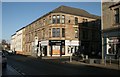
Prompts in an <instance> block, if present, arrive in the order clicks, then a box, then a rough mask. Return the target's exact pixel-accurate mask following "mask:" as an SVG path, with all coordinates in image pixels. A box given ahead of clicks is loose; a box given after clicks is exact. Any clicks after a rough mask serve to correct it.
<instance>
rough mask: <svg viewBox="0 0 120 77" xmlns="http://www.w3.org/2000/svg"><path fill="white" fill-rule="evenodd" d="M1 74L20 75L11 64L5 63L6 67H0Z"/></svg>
mask: <svg viewBox="0 0 120 77" xmlns="http://www.w3.org/2000/svg"><path fill="white" fill-rule="evenodd" d="M2 75H3V76H4V75H21V74H20V73H19V72H18V71H16V70H15V69H14V68H12V67H11V66H9V65H7V67H6V68H3V69H2Z"/></svg>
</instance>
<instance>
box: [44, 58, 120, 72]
mask: <svg viewBox="0 0 120 77" xmlns="http://www.w3.org/2000/svg"><path fill="white" fill-rule="evenodd" d="M42 59H45V60H46V59H47V60H58V61H56V62H60V63H65V64H73V65H80V64H81V65H88V66H95V67H100V68H108V69H115V70H120V65H119V64H115V63H111V64H110V63H106V64H103V63H100V64H98V63H85V62H83V61H76V60H72V62H70V61H69V57H42Z"/></svg>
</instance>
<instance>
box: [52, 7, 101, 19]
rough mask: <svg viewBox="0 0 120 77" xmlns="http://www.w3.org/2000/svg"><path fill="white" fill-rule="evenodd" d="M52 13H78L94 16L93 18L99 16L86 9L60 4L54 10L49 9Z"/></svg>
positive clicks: (79, 14) (98, 17)
mask: <svg viewBox="0 0 120 77" xmlns="http://www.w3.org/2000/svg"><path fill="white" fill-rule="evenodd" d="M51 12H52V13H59V12H62V13H67V14H73V15H78V16H84V17H89V18H95V19H100V16H96V15H93V14H90V13H88V12H87V11H85V10H83V9H78V8H73V7H68V6H63V5H62V6H60V7H58V8H56V9H55V10H53V11H51Z"/></svg>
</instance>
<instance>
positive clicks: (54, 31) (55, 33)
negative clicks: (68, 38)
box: [52, 28, 60, 37]
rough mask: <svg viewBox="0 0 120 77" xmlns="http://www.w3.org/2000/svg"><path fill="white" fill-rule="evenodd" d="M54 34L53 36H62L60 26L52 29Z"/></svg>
mask: <svg viewBox="0 0 120 77" xmlns="http://www.w3.org/2000/svg"><path fill="white" fill-rule="evenodd" d="M52 36H53V37H60V28H53V29H52Z"/></svg>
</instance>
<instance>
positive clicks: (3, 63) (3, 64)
mask: <svg viewBox="0 0 120 77" xmlns="http://www.w3.org/2000/svg"><path fill="white" fill-rule="evenodd" d="M1 59H2V60H1ZM0 60H1V64H2V67H3V68H6V66H7V57H6V56H5V54H4V53H3V52H2V51H0Z"/></svg>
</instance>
